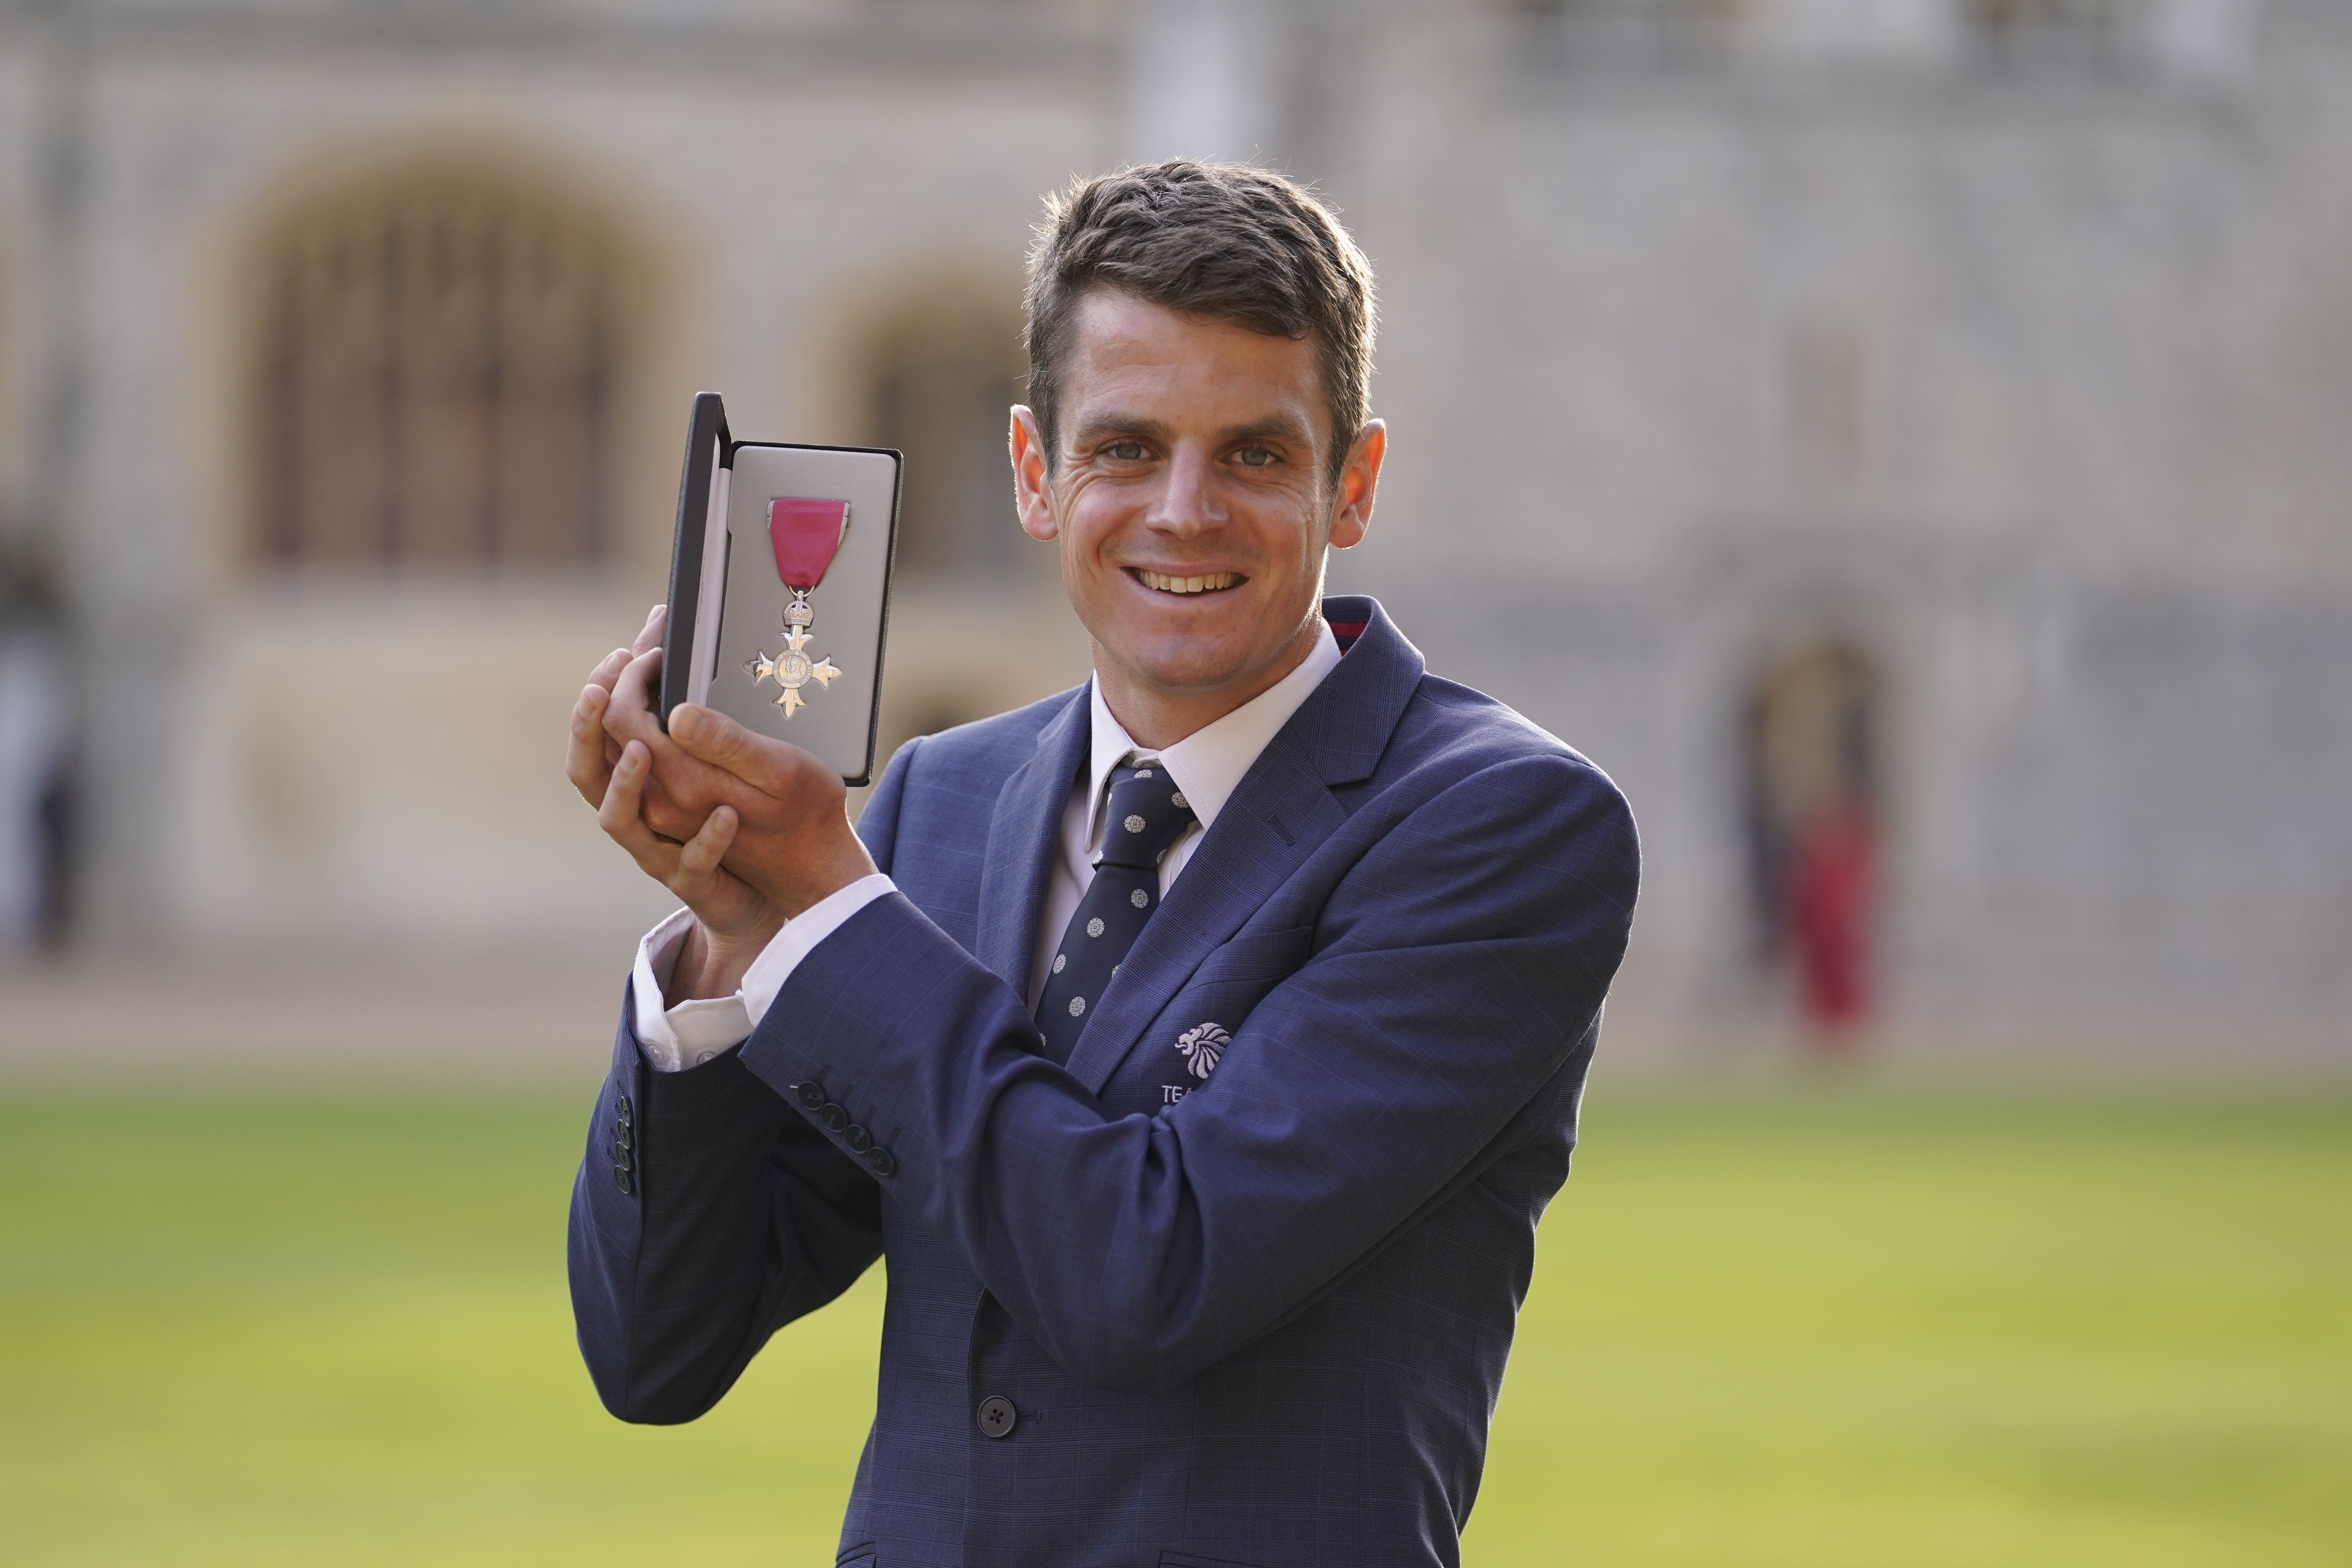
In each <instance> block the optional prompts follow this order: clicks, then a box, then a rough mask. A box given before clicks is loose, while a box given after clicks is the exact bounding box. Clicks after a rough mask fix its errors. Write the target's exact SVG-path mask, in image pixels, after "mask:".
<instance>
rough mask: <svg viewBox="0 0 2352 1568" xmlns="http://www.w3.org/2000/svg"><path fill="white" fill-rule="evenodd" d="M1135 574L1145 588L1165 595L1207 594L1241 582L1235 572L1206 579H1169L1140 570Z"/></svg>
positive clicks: (1221, 573)
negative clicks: (1154, 589) (1153, 589)
mask: <svg viewBox="0 0 2352 1568" xmlns="http://www.w3.org/2000/svg"><path fill="white" fill-rule="evenodd" d="M1136 575H1137V576H1138V577H1139V578H1141V579H1142V580H1143V585H1144V586H1145V587H1147V588H1156V589H1158V590H1159V591H1160V592H1161V593H1163V594H1207V593H1213V592H1215V591H1216V590H1218V589H1222V588H1230V587H1233V586H1234V584H1238V583H1239V582H1240V581H1241V574H1239V573H1235V572H1218V573H1215V574H1212V575H1210V576H1206V577H1168V576H1163V575H1161V574H1160V573H1157V572H1146V571H1143V570H1141V569H1140V568H1139V569H1138V570H1137V572H1136Z"/></svg>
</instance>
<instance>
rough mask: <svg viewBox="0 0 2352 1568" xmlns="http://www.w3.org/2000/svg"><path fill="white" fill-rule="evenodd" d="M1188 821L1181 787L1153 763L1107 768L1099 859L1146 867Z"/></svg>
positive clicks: (1189, 809) (1157, 860) (1111, 863)
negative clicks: (1107, 791)
mask: <svg viewBox="0 0 2352 1568" xmlns="http://www.w3.org/2000/svg"><path fill="white" fill-rule="evenodd" d="M1190 826H1192V806H1191V805H1189V804H1188V803H1187V802H1186V801H1185V799H1184V792H1183V791H1181V790H1180V789H1178V788H1177V787H1176V781H1175V780H1174V779H1172V778H1170V777H1169V776H1168V770H1167V769H1166V768H1163V767H1161V766H1160V765H1159V764H1158V763H1142V764H1141V765H1139V766H1135V767H1119V768H1114V769H1112V770H1111V775H1110V804H1109V805H1108V807H1107V808H1106V816H1105V821H1104V823H1103V848H1102V858H1103V863H1104V864H1105V865H1109V866H1138V867H1150V866H1157V865H1159V864H1160V857H1161V856H1162V855H1165V854H1167V853H1168V847H1169V846H1170V845H1171V844H1174V843H1175V842H1176V840H1178V839H1179V838H1181V837H1184V830H1185V829H1186V828H1188V827H1190Z"/></svg>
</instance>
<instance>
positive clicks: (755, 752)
mask: <svg viewBox="0 0 2352 1568" xmlns="http://www.w3.org/2000/svg"><path fill="white" fill-rule="evenodd" d="M669 733H670V739H671V740H672V741H674V742H677V747H678V749H679V750H680V751H682V752H685V753H686V754H687V755H688V756H690V757H693V758H695V759H697V760H698V761H700V762H705V763H709V764H710V765H711V766H712V767H715V768H724V769H725V770H726V771H727V772H729V773H733V774H734V775H735V776H736V777H737V778H739V779H741V780H742V781H743V782H744V783H746V784H750V785H751V786H752V787H753V788H754V789H757V790H759V791H761V793H763V794H766V795H775V796H778V797H780V798H787V797H790V796H791V795H794V794H796V793H797V792H799V791H801V790H804V789H807V788H809V787H810V786H811V785H812V784H817V785H819V787H820V788H821V787H822V784H823V783H824V782H829V781H831V780H833V778H834V773H833V771H832V770H831V769H829V768H827V767H825V766H824V764H823V763H820V762H818V761H817V760H816V759H815V758H814V757H813V756H811V755H810V754H809V753H808V752H804V751H803V750H801V748H800V747H798V746H795V745H792V744H790V743H789V742H783V741H778V740H773V739H771V738H770V737H768V736H766V735H761V734H756V733H754V732H753V731H750V730H747V729H745V728H744V727H743V726H742V725H740V724H739V723H737V722H736V721H734V720H732V719H730V718H729V717H728V716H727V715H726V714H724V713H720V712H718V711H716V710H712V709H709V708H704V707H701V706H699V705H698V704H695V703H690V702H681V703H679V704H678V705H677V709H676V710H673V711H672V712H671V714H670V718H669Z"/></svg>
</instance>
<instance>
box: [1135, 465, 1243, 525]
mask: <svg viewBox="0 0 2352 1568" xmlns="http://www.w3.org/2000/svg"><path fill="white" fill-rule="evenodd" d="M1165 472H1166V475H1167V479H1166V481H1165V482H1164V483H1163V484H1162V485H1161V486H1160V496H1159V499H1158V500H1157V502H1156V503H1155V504H1154V505H1153V507H1152V509H1151V510H1150V514H1149V515H1147V516H1146V517H1145V519H1144V521H1145V522H1146V523H1148V524H1149V525H1150V526H1151V527H1153V528H1155V529H1158V530H1160V531H1162V532H1165V533H1171V534H1174V535H1175V536H1176V537H1178V538H1180V539H1189V538H1191V537H1192V536H1193V535H1194V534H1197V533H1200V532H1202V531H1203V530H1206V529H1211V528H1214V527H1216V526H1217V525H1218V524H1219V523H1222V522H1223V521H1225V509H1224V507H1223V504H1222V503H1221V502H1220V501H1219V500H1217V494H1216V480H1217V468H1216V463H1215V460H1214V459H1213V458H1212V457H1211V456H1210V455H1209V453H1208V452H1206V451H1205V450H1202V449H1199V448H1196V447H1190V446H1180V447H1177V448H1176V450H1175V451H1174V453H1173V454H1171V457H1170V459H1169V463H1168V467H1167V469H1166V470H1165Z"/></svg>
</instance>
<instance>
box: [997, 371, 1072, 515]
mask: <svg viewBox="0 0 2352 1568" xmlns="http://www.w3.org/2000/svg"><path fill="white" fill-rule="evenodd" d="M1006 446H1007V447H1009V448H1010V450H1011V453H1012V457H1013V510H1015V511H1017V512H1018V513H1019V514H1020V517H1021V531H1022V532H1024V533H1025V534H1027V535H1028V536H1029V537H1030V538H1032V539H1036V540H1050V539H1052V538H1053V537H1055V535H1056V534H1058V533H1060V532H1061V531H1062V525H1061V521H1060V520H1059V519H1057V518H1055V515H1054V479H1053V473H1052V471H1051V469H1050V468H1048V467H1047V465H1046V461H1045V437H1044V436H1043V435H1042V434H1040V433H1039V431H1038V429H1037V416H1035V415H1034V414H1032V413H1031V412H1030V411H1029V409H1028V407H1027V405H1024V404H1019V403H1016V404H1014V405H1013V429H1012V433H1011V434H1010V436H1009V437H1007V438H1006Z"/></svg>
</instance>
